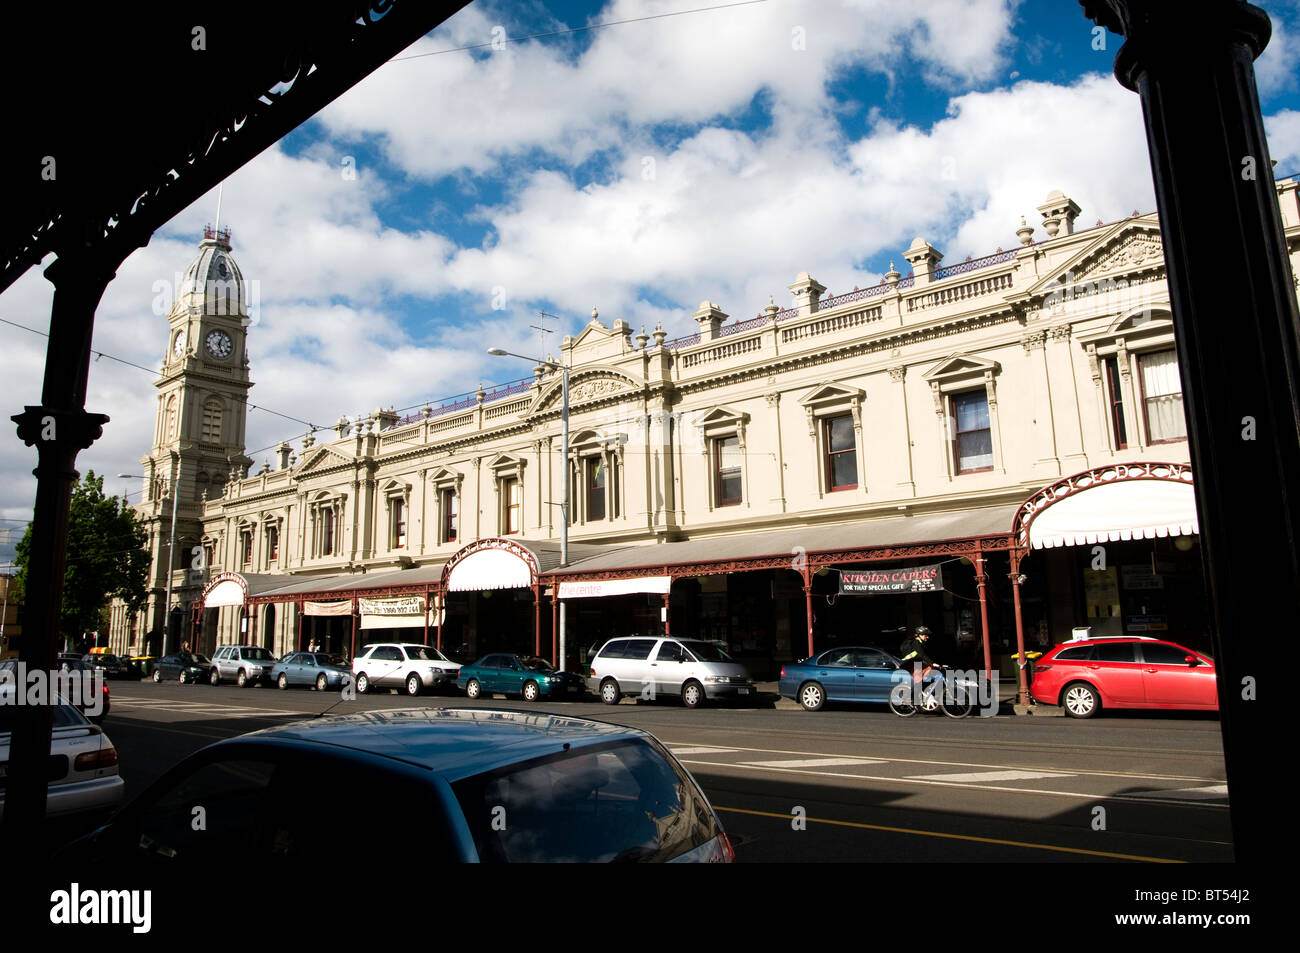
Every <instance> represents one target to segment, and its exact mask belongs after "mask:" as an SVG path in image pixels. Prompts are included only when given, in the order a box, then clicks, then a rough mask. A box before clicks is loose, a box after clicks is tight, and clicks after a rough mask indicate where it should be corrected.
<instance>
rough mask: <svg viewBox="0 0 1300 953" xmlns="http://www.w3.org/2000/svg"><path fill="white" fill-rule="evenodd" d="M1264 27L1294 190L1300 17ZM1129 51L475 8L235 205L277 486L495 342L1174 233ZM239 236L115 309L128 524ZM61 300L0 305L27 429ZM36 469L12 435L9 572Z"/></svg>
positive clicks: (942, 5) (959, 30) (95, 383)
mask: <svg viewBox="0 0 1300 953" xmlns="http://www.w3.org/2000/svg"><path fill="white" fill-rule="evenodd" d="M1256 3H1257V5H1259V6H1262V7H1263V8H1264V9H1265V10H1266V11H1267V12H1268V13H1269V15H1270V17H1271V18H1272V21H1273V38H1272V40H1271V42H1270V44H1269V46H1268V48H1267V49H1266V50H1265V51H1264V53H1263V55H1262V56H1261V57H1260V58H1259V60H1257V61H1256V64H1255V67H1256V76H1257V82H1258V86H1259V93H1260V101H1261V106H1262V108H1263V112H1264V117H1265V126H1266V129H1267V133H1268V138H1269V148H1270V151H1271V154H1272V157H1273V158H1274V159H1275V160H1277V167H1276V169H1275V170H1274V171H1275V172H1276V173H1277V174H1279V175H1282V174H1288V173H1292V172H1296V171H1300V86H1298V84H1297V74H1298V73H1300V70H1298V68H1297V67H1298V66H1300V0H1256ZM1122 42H1123V41H1122V38H1121V37H1118V36H1115V35H1113V34H1109V33H1104V32H1101V31H1099V30H1098V29H1097V28H1095V27H1094V26H1093V24H1092V23H1091V22H1090V21H1088V20H1086V19H1085V18H1084V17H1083V15H1082V13H1081V12H1080V8H1079V7H1078V5H1077V4H1075V3H1070V2H1059V0H1023V2H1022V0H925V2H921V3H916V2H912V3H902V2H894V0H751V2H747V3H737V2H734V0H608V2H604V3H601V2H579V0H563V2H561V0H554V2H541V0H530V2H506V0H492V2H487V0H476V2H474V3H473V4H471V5H470V6H468V7H466V8H465V9H464V10H462V11H461V12H459V13H458V14H457V15H456V16H454V17H453V18H452V19H450V20H448V21H447V22H446V23H445V24H443V25H442V26H441V27H439V28H438V29H436V30H434V31H433V32H432V33H430V34H429V35H428V36H426V37H424V38H423V39H421V40H420V41H419V42H418V43H416V44H415V45H414V46H412V47H410V48H409V49H407V50H406V51H404V52H403V53H401V54H399V55H398V56H397V57H395V58H394V59H393V60H392V61H390V62H389V63H387V64H385V65H384V66H382V67H381V68H380V69H378V70H377V71H375V72H374V73H373V74H372V75H371V76H370V77H368V78H367V79H366V80H365V81H363V82H362V83H360V84H358V85H357V86H356V87H355V88H353V89H352V90H350V91H349V92H348V93H346V94H345V95H344V96H342V97H341V98H339V99H338V100H336V101H335V102H334V103H332V104H331V105H329V106H328V107H327V108H326V109H324V110H323V111H322V112H321V113H319V114H317V115H316V116H315V117H314V118H312V119H311V120H309V121H308V122H307V123H305V124H303V125H302V126H300V127H299V128H298V129H296V130H295V131H294V132H292V133H291V134H290V135H289V136H287V137H286V138H285V139H284V140H282V141H281V142H279V143H277V144H276V145H274V146H272V147H271V148H269V149H267V150H266V151H265V152H263V153H262V154H261V155H259V156H258V157H257V158H255V159H254V160H253V161H251V162H250V163H248V164H247V165H246V166H244V167H243V168H241V169H240V170H238V171H237V172H236V173H235V174H233V175H232V176H230V178H229V179H228V180H226V182H225V183H224V187H223V190H222V196H221V198H222V204H221V224H222V225H223V226H229V227H230V228H231V229H232V232H233V237H232V244H233V253H232V254H233V256H234V258H235V260H236V261H237V262H238V263H239V265H240V268H241V269H242V271H243V274H244V278H245V280H247V281H249V282H251V283H252V284H251V287H250V297H251V298H252V300H253V301H254V308H253V309H252V318H253V325H252V327H251V329H250V331H249V357H250V362H251V373H252V378H253V380H254V382H255V385H254V387H253V389H252V391H251V393H250V398H249V399H250V404H251V405H252V406H253V408H254V409H252V410H250V413H249V418H248V445H247V449H248V453H249V456H251V457H252V458H253V459H254V460H255V461H257V463H256V464H255V467H254V469H255V470H256V469H257V468H259V467H260V465H261V462H262V461H264V460H272V458H273V457H272V450H271V448H273V447H274V446H275V445H276V444H278V443H279V442H280V441H281V440H288V441H290V443H291V444H293V445H294V446H295V448H298V447H300V441H301V438H302V437H303V436H304V435H305V434H306V433H307V431H308V430H309V429H310V428H309V426H308V425H309V424H313V425H315V426H317V427H328V426H329V425H331V424H332V423H333V422H334V421H336V420H337V419H338V418H339V417H340V416H348V417H351V418H354V419H355V418H357V417H359V416H363V415H367V414H369V413H371V412H373V411H374V410H375V409H376V408H378V407H380V406H383V407H393V408H396V409H398V410H399V411H402V410H407V411H409V410H412V409H415V408H418V407H419V406H421V405H423V404H424V403H425V402H426V401H428V402H432V403H433V404H434V405H435V406H436V405H437V404H438V403H441V402H442V401H443V400H446V399H450V398H453V397H455V396H457V395H460V394H464V393H467V392H471V391H473V390H475V389H476V387H477V386H478V385H479V384H480V383H482V384H488V385H490V384H494V383H504V382H508V381H513V380H517V379H520V378H524V377H530V376H531V374H532V368H531V364H530V363H528V362H524V361H518V360H515V359H513V358H509V359H507V358H499V357H491V356H489V355H488V354H487V353H486V349H487V347H488V346H493V345H495V346H498V347H502V348H505V349H507V350H511V351H516V352H519V353H523V354H529V355H537V356H543V353H545V355H551V354H556V353H558V351H559V345H560V339H561V338H562V337H563V336H564V335H565V334H573V335H576V334H578V333H579V332H580V331H581V329H582V328H583V326H584V325H585V324H586V323H587V322H588V321H589V320H590V319H591V313H592V310H593V308H594V309H596V310H597V311H598V312H599V316H600V320H601V321H603V322H604V323H605V324H606V325H609V324H610V323H611V322H612V321H613V320H615V319H618V318H622V319H624V320H626V321H628V322H629V323H630V324H631V325H632V326H633V327H634V328H635V329H636V330H638V331H639V330H640V329H641V328H642V327H644V328H645V329H646V330H647V331H652V330H654V328H655V327H656V325H662V326H663V328H664V329H665V330H666V331H667V332H668V334H669V336H670V337H673V336H676V335H680V334H686V333H690V332H691V331H693V330H694V329H695V325H694V322H693V321H692V319H691V314H692V313H693V312H694V311H695V310H696V308H697V307H698V306H699V303H700V302H701V301H704V300H706V299H708V300H711V301H713V302H714V303H715V304H717V305H718V306H719V307H721V308H722V310H723V311H725V312H726V313H728V314H729V315H731V316H732V317H734V318H739V319H741V320H743V319H745V318H750V317H753V316H755V315H757V314H758V313H759V312H760V311H761V309H762V308H763V307H764V306H765V305H766V304H767V303H768V299H769V296H771V298H772V299H773V300H774V301H775V302H776V303H777V304H778V305H780V306H783V307H784V306H788V305H789V303H790V301H791V295H790V292H789V291H788V290H787V289H788V286H789V285H790V284H792V283H793V282H794V281H795V279H796V277H797V276H798V274H799V273H800V272H804V271H807V272H809V273H811V274H812V275H813V277H815V278H816V279H817V280H819V281H820V282H821V283H822V284H823V285H825V286H826V287H827V288H828V289H829V291H830V293H842V292H845V291H849V290H852V289H853V288H854V287H857V286H863V287H865V286H867V285H870V284H875V283H877V282H878V281H879V280H880V278H881V275H882V274H883V273H884V272H885V271H887V270H888V268H889V266H890V263H891V262H893V263H895V264H896V265H899V266H901V267H900V268H899V270H900V271H902V272H903V273H906V272H907V267H906V263H905V262H904V261H903V256H902V251H903V249H905V248H906V247H907V246H908V245H909V244H910V243H911V241H912V239H913V238H914V237H916V236H921V237H923V238H925V239H926V240H927V241H929V242H930V243H931V244H933V245H935V246H936V247H938V248H939V249H940V251H942V252H943V254H944V262H945V263H947V264H952V263H956V262H960V261H962V260H964V259H965V258H966V257H967V256H971V257H979V256H982V255H987V254H992V253H993V252H994V251H995V250H997V249H999V248H1011V247H1014V245H1015V243H1016V236H1015V229H1016V228H1017V227H1018V226H1019V225H1020V220H1021V217H1022V216H1023V217H1024V218H1025V220H1026V221H1027V222H1028V223H1029V224H1030V225H1035V226H1036V232H1035V234H1034V238H1035V239H1040V238H1043V237H1045V236H1044V234H1043V232H1042V229H1041V225H1040V224H1039V223H1041V216H1040V215H1039V213H1038V212H1037V206H1038V205H1040V204H1042V203H1043V201H1044V199H1045V198H1046V196H1047V194H1048V192H1050V191H1051V190H1053V189H1060V190H1061V191H1063V192H1064V193H1065V194H1066V195H1068V196H1069V197H1071V198H1072V199H1074V201H1075V202H1077V203H1078V204H1079V205H1080V206H1081V207H1082V209H1083V211H1082V214H1081V215H1080V217H1079V223H1080V225H1081V226H1090V225H1092V224H1093V223H1094V222H1096V221H1098V220H1101V221H1107V222H1109V221H1113V220H1115V219H1118V218H1122V217H1125V216H1127V215H1130V214H1132V213H1133V212H1135V211H1137V212H1143V213H1145V212H1148V211H1151V210H1153V209H1154V208H1155V198H1154V191H1153V188H1152V183H1151V173H1150V165H1149V160H1148V154H1147V146H1146V140H1145V137H1144V134H1143V127H1142V111H1141V105H1140V103H1139V100H1138V97H1137V96H1136V94H1134V93H1132V92H1130V91H1128V90H1126V89H1124V88H1123V87H1121V86H1120V85H1119V84H1118V82H1117V81H1116V80H1115V79H1114V77H1113V75H1112V68H1113V64H1114V57H1115V52H1116V51H1117V50H1118V49H1119V47H1120V45H1121V44H1122ZM216 81H219V80H217V79H214V82H216ZM161 121H162V120H160V122H161ZM216 212H217V194H216V190H213V192H212V193H211V194H209V195H207V196H204V197H203V198H202V199H200V200H199V201H197V202H195V203H194V204H193V205H192V206H191V207H189V208H188V209H186V210H185V211H184V212H182V213H181V214H179V215H178V216H176V218H175V219H173V220H172V221H171V222H170V223H168V224H167V225H166V226H165V227H164V228H162V229H160V230H159V231H158V232H157V233H156V234H155V235H154V238H153V240H152V241H151V242H150V243H149V245H148V246H147V247H145V248H142V249H139V250H137V251H136V252H135V253H134V254H133V255H132V256H131V257H130V258H129V259H127V261H126V262H125V263H124V264H123V265H122V267H121V268H119V269H118V273H117V278H116V280H114V281H113V283H112V284H111V285H110V286H109V288H108V291H107V293H106V294H105V296H104V298H103V301H102V303H101V306H100V308H99V311H98V313H97V317H96V325H95V337H94V348H95V350H96V351H98V352H101V353H102V354H104V355H105V356H104V357H101V358H97V359H94V361H93V363H92V364H91V369H90V381H89V393H88V397H87V402H86V407H87V409H88V410H90V411H93V412H97V413H105V414H108V415H109V417H110V418H111V420H110V423H109V424H108V425H107V426H106V427H105V430H104V435H103V437H102V438H101V439H100V440H99V441H98V442H97V443H95V444H94V445H93V446H92V447H91V448H90V449H88V450H86V451H83V452H82V454H81V455H80V457H79V469H80V471H81V472H82V473H83V474H84V473H85V472H86V471H87V470H94V471H95V472H96V473H97V474H106V475H107V479H106V481H105V487H106V489H107V490H109V491H110V492H112V493H115V494H119V495H120V494H121V493H123V492H124V491H129V494H130V497H129V498H130V499H131V501H132V502H136V501H138V500H139V491H140V486H139V481H138V480H121V479H117V478H116V476H115V475H116V474H118V473H139V472H141V469H140V468H141V464H140V457H141V456H143V455H145V454H147V453H148V451H149V449H150V444H151V442H152V435H153V427H154V417H155V413H156V397H155V389H154V387H153V381H154V379H155V378H156V376H157V375H156V370H157V368H158V367H160V365H161V362H162V359H163V354H164V351H165V350H166V347H167V342H168V334H167V330H168V325H167V321H166V318H165V315H166V312H167V310H168V307H169V306H170V293H171V289H172V288H173V287H174V285H175V283H176V282H177V281H178V280H179V276H180V273H182V272H183V271H184V269H185V267H186V265H187V264H188V263H189V262H190V260H191V259H192V258H193V257H194V255H195V254H196V252H197V243H198V241H199V239H200V238H201V237H202V229H203V227H204V225H205V224H209V223H212V222H213V221H214V220H215V218H216ZM50 260H53V259H52V258H51V259H48V260H47V261H46V262H45V263H44V264H48V263H49V261H50ZM52 291H53V286H52V285H50V283H49V282H48V281H47V280H46V279H45V278H44V277H43V276H42V275H41V271H40V269H39V268H33V269H31V270H29V271H28V272H27V273H26V274H25V275H24V276H23V277H22V278H20V279H19V280H18V281H17V282H16V283H15V284H14V285H13V286H11V287H10V288H9V289H7V290H6V291H5V292H4V293H3V294H0V349H3V354H4V365H3V366H4V370H3V373H2V374H0V395H3V397H4V398H5V400H4V403H5V405H6V408H7V409H6V410H5V414H6V416H7V415H9V414H12V413H18V412H20V411H21V410H22V407H23V405H25V404H29V403H35V402H37V401H38V400H39V396H40V381H41V374H42V368H43V366H44V360H45V339H44V338H43V337H42V336H41V335H40V334H38V333H33V331H32V330H24V329H22V328H19V327H15V326H14V325H15V324H17V325H22V326H23V327H25V328H29V329H34V330H35V331H39V332H45V331H47V330H48V327H49V313H50V303H51V299H52ZM540 312H545V313H546V314H548V315H553V316H554V317H548V318H542V317H540V316H539V313H540ZM4 322H12V323H4ZM534 326H542V327H545V328H547V329H548V330H547V331H546V332H543V331H538V330H535V327H534ZM122 362H129V363H122ZM132 364H134V365H140V367H133V366H131V365H132ZM142 368H144V369H142ZM148 368H152V369H153V370H145V369H148ZM329 436H332V435H331V434H328V433H327V434H325V435H322V439H324V438H325V437H329ZM35 463H36V458H35V453H34V451H33V450H32V449H31V448H29V447H25V446H24V445H23V444H22V443H21V442H20V441H19V440H18V439H17V437H16V436H15V435H14V432H13V428H12V426H11V427H9V428H8V429H7V430H6V431H5V432H4V433H3V434H0V568H3V566H4V564H5V563H6V562H7V561H8V560H9V559H11V558H12V546H13V543H14V542H16V541H17V539H18V538H19V537H20V536H21V533H22V531H23V529H24V528H25V522H26V521H27V520H30V518H31V511H32V506H33V502H34V499H35V489H36V482H35V479H34V477H32V476H31V470H32V469H33V467H34V466H35ZM6 529H8V530H10V531H11V532H10V533H9V534H8V536H9V539H8V540H7V541H6V538H5V537H6V533H5V530H6Z"/></svg>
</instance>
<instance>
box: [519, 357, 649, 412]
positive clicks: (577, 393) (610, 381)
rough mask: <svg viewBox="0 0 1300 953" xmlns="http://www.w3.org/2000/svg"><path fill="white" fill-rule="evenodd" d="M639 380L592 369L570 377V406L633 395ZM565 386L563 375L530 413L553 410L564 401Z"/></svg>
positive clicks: (542, 395)
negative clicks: (623, 394)
mask: <svg viewBox="0 0 1300 953" xmlns="http://www.w3.org/2000/svg"><path fill="white" fill-rule="evenodd" d="M637 386H638V385H637V383H636V381H634V380H632V378H630V377H628V376H627V375H626V374H622V373H620V372H618V371H616V370H614V369H612V368H600V367H597V368H589V369H586V370H583V371H579V372H577V373H570V376H569V406H570V407H575V406H577V405H578V404H585V403H588V402H590V401H593V400H602V399H604V398H607V397H613V396H616V395H618V394H621V393H626V392H632V391H635V389H636V388H637ZM562 391H563V386H562V381H561V380H560V378H559V375H558V374H557V375H555V376H554V377H553V378H552V380H551V382H550V383H549V384H548V385H547V386H546V387H544V388H542V392H541V393H540V394H539V395H538V396H537V401H536V403H534V404H533V407H532V409H531V411H530V413H537V412H538V411H540V410H553V409H555V408H556V407H558V406H559V405H560V402H561V400H562V399H563V394H562Z"/></svg>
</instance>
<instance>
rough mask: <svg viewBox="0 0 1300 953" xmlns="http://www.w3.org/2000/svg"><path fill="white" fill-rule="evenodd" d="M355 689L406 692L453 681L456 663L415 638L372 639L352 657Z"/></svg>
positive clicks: (453, 682) (456, 672)
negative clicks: (411, 640) (396, 689)
mask: <svg viewBox="0 0 1300 953" xmlns="http://www.w3.org/2000/svg"><path fill="white" fill-rule="evenodd" d="M352 674H353V675H355V676H356V682H357V691H359V692H361V693H362V694H363V695H364V694H365V693H366V692H368V691H370V690H371V689H372V688H401V689H403V690H405V692H406V694H408V695H418V694H420V692H422V691H424V690H425V689H431V688H435V687H437V686H439V685H443V686H451V685H454V684H456V676H458V675H459V674H460V666H459V665H457V664H456V663H455V662H453V661H451V660H450V659H449V658H447V656H445V655H443V654H442V653H441V652H439V651H438V650H437V649H435V648H433V647H431V646H428V645H421V644H419V643H418V642H375V643H373V644H371V645H367V646H366V647H365V650H364V651H363V652H362V653H361V654H360V655H358V656H357V657H356V658H354V659H353V660H352Z"/></svg>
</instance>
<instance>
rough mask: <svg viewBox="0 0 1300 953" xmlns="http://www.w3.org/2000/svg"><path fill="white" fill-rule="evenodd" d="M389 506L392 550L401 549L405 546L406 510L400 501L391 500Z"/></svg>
mask: <svg viewBox="0 0 1300 953" xmlns="http://www.w3.org/2000/svg"><path fill="white" fill-rule="evenodd" d="M389 506H390V507H391V509H392V524H393V549H401V548H402V547H404V546H405V545H406V508H405V507H404V506H403V505H402V501H401V500H400V499H394V500H391V501H390V502H389Z"/></svg>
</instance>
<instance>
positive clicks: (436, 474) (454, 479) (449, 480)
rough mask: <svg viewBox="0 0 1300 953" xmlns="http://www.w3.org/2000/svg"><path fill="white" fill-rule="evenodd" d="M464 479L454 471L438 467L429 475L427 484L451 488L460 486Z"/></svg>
mask: <svg viewBox="0 0 1300 953" xmlns="http://www.w3.org/2000/svg"><path fill="white" fill-rule="evenodd" d="M463 479H464V477H463V476H462V475H461V474H459V473H457V472H456V471H455V470H448V469H447V468H446V467H439V468H438V469H437V470H435V471H433V473H431V474H429V482H430V483H432V484H433V485H434V486H451V485H453V484H454V485H456V486H459V485H460V481H461V480H463Z"/></svg>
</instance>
